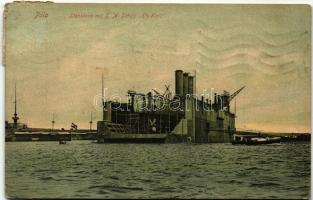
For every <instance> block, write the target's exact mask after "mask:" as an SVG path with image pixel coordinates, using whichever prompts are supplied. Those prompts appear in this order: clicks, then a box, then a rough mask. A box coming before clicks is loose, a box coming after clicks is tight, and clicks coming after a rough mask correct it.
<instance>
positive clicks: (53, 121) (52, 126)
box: [51, 113, 55, 132]
mask: <svg viewBox="0 0 313 200" xmlns="http://www.w3.org/2000/svg"><path fill="white" fill-rule="evenodd" d="M51 123H52V132H53V129H54V123H55V121H54V113H52V121H51Z"/></svg>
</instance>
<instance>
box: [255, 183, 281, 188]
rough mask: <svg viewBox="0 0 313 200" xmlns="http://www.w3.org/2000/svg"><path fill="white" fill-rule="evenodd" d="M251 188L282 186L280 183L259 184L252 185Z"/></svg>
mask: <svg viewBox="0 0 313 200" xmlns="http://www.w3.org/2000/svg"><path fill="white" fill-rule="evenodd" d="M250 186H251V187H272V186H280V184H278V183H274V182H259V183H252V184H250Z"/></svg>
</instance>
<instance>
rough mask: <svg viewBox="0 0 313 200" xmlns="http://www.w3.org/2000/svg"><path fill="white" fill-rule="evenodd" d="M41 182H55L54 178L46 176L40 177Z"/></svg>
mask: <svg viewBox="0 0 313 200" xmlns="http://www.w3.org/2000/svg"><path fill="white" fill-rule="evenodd" d="M39 179H40V180H44V181H48V180H55V179H54V178H53V177H51V176H44V177H40V178H39Z"/></svg>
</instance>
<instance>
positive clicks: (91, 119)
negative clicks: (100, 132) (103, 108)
mask: <svg viewBox="0 0 313 200" xmlns="http://www.w3.org/2000/svg"><path fill="white" fill-rule="evenodd" d="M89 124H90V131H91V130H92V112H91V113H90V122H89Z"/></svg>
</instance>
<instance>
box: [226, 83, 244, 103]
mask: <svg viewBox="0 0 313 200" xmlns="http://www.w3.org/2000/svg"><path fill="white" fill-rule="evenodd" d="M245 87H246V86H243V87H242V88H240V89H239V90H237V91H236V92H234V93H233V94H232V95H230V96H229V102H230V101H231V100H233V99H234V98H235V97H236V96H237V95H238V94H239V93H240V92H241V91H242V90H243V89H244V88H245Z"/></svg>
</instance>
